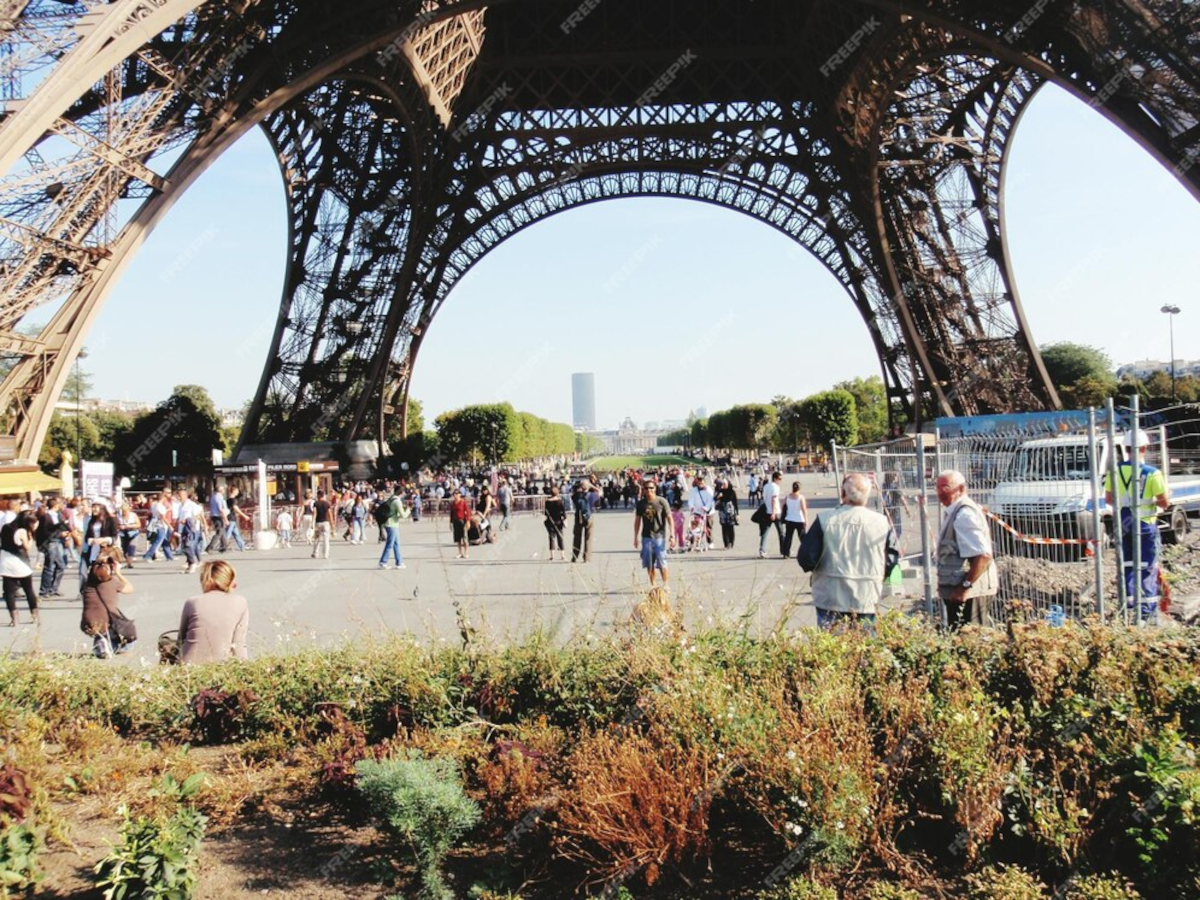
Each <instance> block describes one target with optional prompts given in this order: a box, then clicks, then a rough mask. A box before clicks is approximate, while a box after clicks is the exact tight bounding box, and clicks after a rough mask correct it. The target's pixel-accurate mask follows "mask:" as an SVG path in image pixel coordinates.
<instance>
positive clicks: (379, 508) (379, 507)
mask: <svg viewBox="0 0 1200 900" xmlns="http://www.w3.org/2000/svg"><path fill="white" fill-rule="evenodd" d="M371 515H373V516H374V517H375V521H376V522H377V523H378V524H380V525H386V524H387V520H388V519H390V518H391V516H392V501H390V500H389V501H387V502H386V503H382V502H381V503H376V504H375V508H374V509H373V510H371Z"/></svg>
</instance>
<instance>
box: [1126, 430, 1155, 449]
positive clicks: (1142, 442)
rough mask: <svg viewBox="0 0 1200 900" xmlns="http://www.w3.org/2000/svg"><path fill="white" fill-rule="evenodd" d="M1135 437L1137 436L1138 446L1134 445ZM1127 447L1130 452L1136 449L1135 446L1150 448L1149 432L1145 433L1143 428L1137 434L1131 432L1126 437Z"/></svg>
mask: <svg viewBox="0 0 1200 900" xmlns="http://www.w3.org/2000/svg"><path fill="white" fill-rule="evenodd" d="M1135 435H1136V440H1137V444H1136V445H1135V444H1134V440H1135ZM1125 446H1126V447H1128V448H1129V449H1130V450H1132V449H1134V447H1135V446H1136V447H1138V448H1141V447H1149V446H1150V434H1149V432H1147V431H1144V430H1143V429H1141V428H1139V429H1138V430H1137V431H1136V432H1133V431H1131V432H1129V433H1128V434H1127V435H1125Z"/></svg>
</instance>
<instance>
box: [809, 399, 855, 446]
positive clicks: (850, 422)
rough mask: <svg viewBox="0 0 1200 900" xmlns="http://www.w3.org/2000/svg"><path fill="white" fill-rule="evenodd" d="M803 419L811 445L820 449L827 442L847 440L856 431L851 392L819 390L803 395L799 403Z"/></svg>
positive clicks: (843, 441) (848, 441) (851, 437)
mask: <svg viewBox="0 0 1200 900" xmlns="http://www.w3.org/2000/svg"><path fill="white" fill-rule="evenodd" d="M801 408H802V409H803V412H804V419H805V422H806V423H807V425H808V431H809V434H810V436H811V438H812V442H813V447H814V449H815V448H821V449H824V448H826V447H828V446H829V445H830V444H833V443H835V442H836V443H838V444H843V445H847V444H851V443H853V442H854V439H855V437H856V436H857V434H858V416H857V414H856V412H855V402H854V396H853V395H852V394H851V393H850V392H849V391H844V390H832V391H822V392H821V393H819V394H813V395H812V396H811V397H807V398H805V400H804V401H803V403H802V407H801Z"/></svg>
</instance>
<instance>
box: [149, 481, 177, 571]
mask: <svg viewBox="0 0 1200 900" xmlns="http://www.w3.org/2000/svg"><path fill="white" fill-rule="evenodd" d="M173 521H174V519H173V518H172V515H171V500H170V497H169V496H168V495H167V494H165V493H164V494H162V495H161V496H160V497H159V498H158V499H157V500H155V501H154V503H152V504H151V505H150V521H149V522H148V523H147V524H146V541H147V542H148V543H149V544H150V546H149V547H147V548H146V553H145V555H144V556H143V557H142V559H144V560H145V561H146V562H154V557H155V555H156V554H157V553H158V549H159V548H160V547H161V548H162V552H163V556H164V557H165V558H166V559H167V560H168V561H170V560H173V559H174V558H175V555H174V554H173V553H172V552H171V540H170V538H171V523H172V522H173Z"/></svg>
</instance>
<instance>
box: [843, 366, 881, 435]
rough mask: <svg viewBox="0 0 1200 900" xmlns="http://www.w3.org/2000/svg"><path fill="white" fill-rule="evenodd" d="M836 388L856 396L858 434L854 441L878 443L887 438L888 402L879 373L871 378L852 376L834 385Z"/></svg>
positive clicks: (855, 410) (855, 409)
mask: <svg viewBox="0 0 1200 900" xmlns="http://www.w3.org/2000/svg"><path fill="white" fill-rule="evenodd" d="M834 389H835V390H843V391H847V392H849V394H850V396H852V397H853V398H854V412H855V416H856V417H857V419H858V435H857V436H856V438H855V439H854V441H853V442H852V443H858V444H876V443H879V442H880V441H885V440H887V434H888V404H887V391H886V390H885V389H884V386H883V379H882V378H880V377H879V376H878V375H872V376H871V377H870V378H851V379H850V380H849V381H843V382H840V383H839V384H835V385H834Z"/></svg>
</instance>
